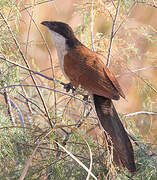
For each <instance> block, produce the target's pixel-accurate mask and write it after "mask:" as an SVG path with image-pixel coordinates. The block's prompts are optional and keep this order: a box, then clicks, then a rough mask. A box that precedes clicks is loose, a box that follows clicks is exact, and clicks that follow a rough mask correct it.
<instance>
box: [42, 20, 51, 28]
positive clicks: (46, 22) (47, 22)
mask: <svg viewBox="0 0 157 180" xmlns="http://www.w3.org/2000/svg"><path fill="white" fill-rule="evenodd" d="M41 24H42V25H44V26H46V27H48V28H49V27H50V21H43V22H41Z"/></svg>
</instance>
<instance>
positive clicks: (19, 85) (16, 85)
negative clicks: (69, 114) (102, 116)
mask: <svg viewBox="0 0 157 180" xmlns="http://www.w3.org/2000/svg"><path fill="white" fill-rule="evenodd" d="M21 86H24V87H35V88H36V87H38V88H43V89H47V90H50V91H55V92H58V93H61V94H64V95H67V96H69V97H73V98H74V99H77V100H79V101H81V102H83V103H84V104H90V103H89V102H87V101H84V100H82V99H80V98H78V97H76V96H74V95H72V94H68V93H66V92H63V91H59V90H57V89H53V88H49V87H45V86H40V85H37V86H36V85H33V84H13V85H8V86H3V87H0V90H2V89H6V88H12V87H21Z"/></svg>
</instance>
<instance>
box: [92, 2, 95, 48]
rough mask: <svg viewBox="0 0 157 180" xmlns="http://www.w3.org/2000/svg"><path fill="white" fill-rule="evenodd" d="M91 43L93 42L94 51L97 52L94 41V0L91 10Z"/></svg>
mask: <svg viewBox="0 0 157 180" xmlns="http://www.w3.org/2000/svg"><path fill="white" fill-rule="evenodd" d="M91 17H92V20H91V42H92V51H95V48H94V40H93V29H94V0H92V9H91Z"/></svg>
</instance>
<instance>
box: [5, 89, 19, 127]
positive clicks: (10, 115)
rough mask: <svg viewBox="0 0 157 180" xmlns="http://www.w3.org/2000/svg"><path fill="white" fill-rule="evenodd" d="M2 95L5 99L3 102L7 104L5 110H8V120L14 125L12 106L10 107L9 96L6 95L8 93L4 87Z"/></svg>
mask: <svg viewBox="0 0 157 180" xmlns="http://www.w3.org/2000/svg"><path fill="white" fill-rule="evenodd" d="M3 96H4V99H5V103H6V105H7V111H8V115H9V117H10V120H11V122H12V123H13V125H15V124H16V123H15V119H14V116H13V112H12V108H11V103H10V98H9V96H8V93H7V91H6V89H5V90H4V93H3Z"/></svg>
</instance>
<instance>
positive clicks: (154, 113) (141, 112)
mask: <svg viewBox="0 0 157 180" xmlns="http://www.w3.org/2000/svg"><path fill="white" fill-rule="evenodd" d="M139 114H146V115H154V116H157V112H149V111H137V112H133V113H129V114H125V115H124V116H125V117H130V116H136V115H139Z"/></svg>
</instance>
